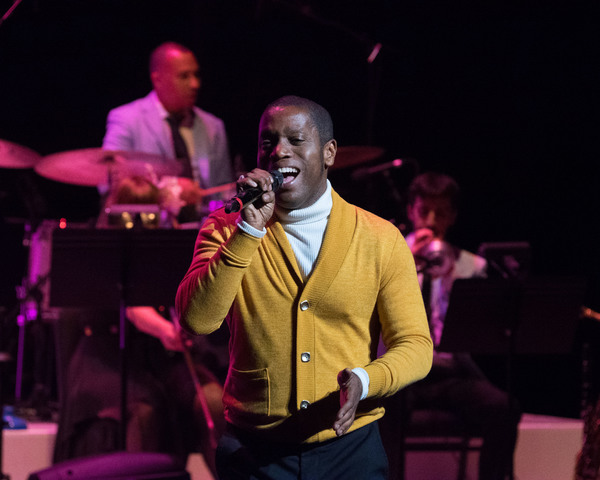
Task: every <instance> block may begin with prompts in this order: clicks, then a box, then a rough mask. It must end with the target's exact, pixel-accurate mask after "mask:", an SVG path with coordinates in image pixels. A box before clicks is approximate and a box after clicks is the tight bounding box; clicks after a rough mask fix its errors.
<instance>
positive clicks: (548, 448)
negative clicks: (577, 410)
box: [2, 414, 583, 480]
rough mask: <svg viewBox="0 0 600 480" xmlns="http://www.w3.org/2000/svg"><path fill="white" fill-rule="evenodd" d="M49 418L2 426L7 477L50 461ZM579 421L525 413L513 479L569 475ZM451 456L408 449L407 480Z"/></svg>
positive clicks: (205, 474) (196, 475)
mask: <svg viewBox="0 0 600 480" xmlns="http://www.w3.org/2000/svg"><path fill="white" fill-rule="evenodd" d="M55 435H56V424H55V423H34V422H32V423H29V424H28V428H27V429H24V430H5V431H4V437H3V439H4V442H3V443H4V452H3V456H2V457H3V463H2V465H3V470H4V473H5V474H8V475H9V476H10V480H27V477H28V476H29V474H30V473H31V472H35V471H37V470H41V469H43V468H47V467H48V466H50V465H51V463H52V450H53V448H54V438H55ZM582 438H583V422H582V421H581V420H577V419H569V418H559V417H550V416H544V415H533V414H525V415H523V419H522V421H521V423H520V425H519V439H518V442H517V448H516V451H515V480H565V479H570V478H572V477H573V472H574V468H575V460H576V457H577V453H578V452H579V449H580V448H581V441H582ZM187 467H188V468H187V470H188V472H189V473H190V476H191V478H192V480H213V477H212V475H211V474H210V472H209V471H208V469H207V467H206V464H205V463H204V460H203V458H202V455H200V454H194V455H191V456H190V459H189V462H188V466H187ZM456 468H457V457H456V455H455V454H454V453H447V452H410V453H409V454H408V458H407V480H431V479H432V478H434V479H436V480H446V479H448V480H454V478H455V476H456V473H455V472H456ZM476 472H477V453H471V454H469V461H468V470H467V480H476V479H477V473H476Z"/></svg>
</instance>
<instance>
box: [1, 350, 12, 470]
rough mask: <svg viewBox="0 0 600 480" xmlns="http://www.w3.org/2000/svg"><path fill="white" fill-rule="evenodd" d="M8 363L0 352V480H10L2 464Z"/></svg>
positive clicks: (8, 359) (4, 355) (6, 356)
mask: <svg viewBox="0 0 600 480" xmlns="http://www.w3.org/2000/svg"><path fill="white" fill-rule="evenodd" d="M10 361H11V357H10V355H9V354H8V353H6V352H2V351H0V480H10V477H9V476H8V475H7V474H5V473H4V469H3V463H2V458H3V457H2V456H3V454H4V390H3V384H4V364H5V363H8V362H10Z"/></svg>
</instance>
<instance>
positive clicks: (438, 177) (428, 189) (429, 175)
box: [408, 172, 460, 211]
mask: <svg viewBox="0 0 600 480" xmlns="http://www.w3.org/2000/svg"><path fill="white" fill-rule="evenodd" d="M459 196H460V188H459V187H458V183H456V181H455V180H454V179H453V178H452V177H450V176H448V175H444V174H443V173H438V172H426V173H422V174H421V175H418V176H416V177H415V178H414V179H413V181H412V182H411V183H410V185H409V187H408V204H409V205H414V203H415V201H416V199H417V198H419V197H421V198H423V197H441V198H447V199H448V200H450V204H451V205H452V208H453V209H454V210H455V211H456V210H458V201H459Z"/></svg>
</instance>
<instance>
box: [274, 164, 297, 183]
mask: <svg viewBox="0 0 600 480" xmlns="http://www.w3.org/2000/svg"><path fill="white" fill-rule="evenodd" d="M277 170H279V171H280V172H281V174H282V175H283V184H284V185H285V184H286V183H291V182H293V181H294V180H295V179H296V177H297V176H298V174H299V173H300V170H298V169H297V168H294V167H281V168H278V169H277Z"/></svg>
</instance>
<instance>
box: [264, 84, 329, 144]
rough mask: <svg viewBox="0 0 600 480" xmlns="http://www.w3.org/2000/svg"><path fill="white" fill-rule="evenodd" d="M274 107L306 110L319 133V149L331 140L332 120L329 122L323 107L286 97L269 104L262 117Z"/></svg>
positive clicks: (298, 98)
mask: <svg viewBox="0 0 600 480" xmlns="http://www.w3.org/2000/svg"><path fill="white" fill-rule="evenodd" d="M274 107H300V108H302V109H304V110H306V111H307V112H308V114H309V116H310V119H311V121H312V123H313V124H314V125H315V127H316V128H317V131H318V132H319V141H320V142H321V147H323V146H324V145H325V144H326V143H327V142H329V141H330V140H333V120H331V115H329V112H328V111H327V110H326V109H325V107H323V106H321V105H319V104H318V103H316V102H313V101H312V100H309V99H308V98H303V97H297V96H295V95H286V96H284V97H281V98H278V99H277V100H275V101H273V102H271V103H269V105H267V108H265V110H264V111H263V115H264V114H265V113H266V112H267V111H268V110H270V109H271V108H274Z"/></svg>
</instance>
